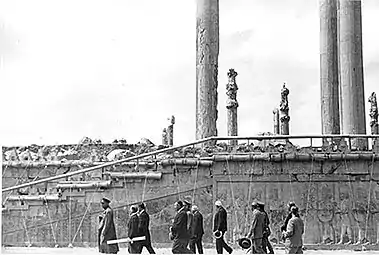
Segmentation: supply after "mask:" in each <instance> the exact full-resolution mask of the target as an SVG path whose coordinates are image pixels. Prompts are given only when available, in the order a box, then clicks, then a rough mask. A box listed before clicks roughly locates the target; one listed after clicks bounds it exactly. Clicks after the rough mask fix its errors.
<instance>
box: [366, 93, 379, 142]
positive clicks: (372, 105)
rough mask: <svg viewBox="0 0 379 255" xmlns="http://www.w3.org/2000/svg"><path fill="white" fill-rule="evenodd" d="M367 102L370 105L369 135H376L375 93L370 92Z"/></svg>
mask: <svg viewBox="0 0 379 255" xmlns="http://www.w3.org/2000/svg"><path fill="white" fill-rule="evenodd" d="M368 102H369V103H370V113H369V115H370V118H371V120H370V127H371V134H373V135H374V134H378V104H377V101H376V93H375V92H372V94H371V96H370V97H369V98H368Z"/></svg>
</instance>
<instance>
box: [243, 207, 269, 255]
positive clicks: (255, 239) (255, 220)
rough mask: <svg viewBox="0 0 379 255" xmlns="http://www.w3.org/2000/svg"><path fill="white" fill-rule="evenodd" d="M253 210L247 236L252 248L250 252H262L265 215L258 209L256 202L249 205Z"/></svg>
mask: <svg viewBox="0 0 379 255" xmlns="http://www.w3.org/2000/svg"><path fill="white" fill-rule="evenodd" d="M251 209H252V211H253V216H252V222H251V228H250V232H249V234H248V236H247V237H248V238H250V239H251V243H252V249H251V253H255V254H263V253H265V252H264V251H263V248H262V239H263V229H264V227H265V215H264V214H263V213H262V212H261V211H260V210H259V206H258V203H257V202H253V203H252V205H251Z"/></svg>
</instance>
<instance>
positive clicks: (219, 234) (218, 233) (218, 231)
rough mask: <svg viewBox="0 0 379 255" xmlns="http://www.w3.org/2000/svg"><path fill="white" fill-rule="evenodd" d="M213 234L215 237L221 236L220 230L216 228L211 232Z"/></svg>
mask: <svg viewBox="0 0 379 255" xmlns="http://www.w3.org/2000/svg"><path fill="white" fill-rule="evenodd" d="M213 236H214V238H216V239H220V238H221V237H222V232H221V231H220V230H216V231H215V232H213Z"/></svg>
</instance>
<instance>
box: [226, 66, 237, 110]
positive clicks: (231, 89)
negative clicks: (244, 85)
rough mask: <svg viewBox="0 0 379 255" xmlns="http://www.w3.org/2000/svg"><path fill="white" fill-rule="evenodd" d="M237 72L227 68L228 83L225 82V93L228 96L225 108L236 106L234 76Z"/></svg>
mask: <svg viewBox="0 0 379 255" xmlns="http://www.w3.org/2000/svg"><path fill="white" fill-rule="evenodd" d="M237 75H238V73H237V72H236V71H234V69H229V72H228V84H226V95H227V96H228V99H227V102H226V108H227V109H230V108H237V107H238V102H237V90H238V86H237V83H236V76H237Z"/></svg>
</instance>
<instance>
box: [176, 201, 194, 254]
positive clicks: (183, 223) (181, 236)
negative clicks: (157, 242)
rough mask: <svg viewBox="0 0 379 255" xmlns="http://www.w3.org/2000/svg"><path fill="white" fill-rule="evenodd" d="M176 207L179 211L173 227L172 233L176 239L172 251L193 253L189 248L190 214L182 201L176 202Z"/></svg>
mask: <svg viewBox="0 0 379 255" xmlns="http://www.w3.org/2000/svg"><path fill="white" fill-rule="evenodd" d="M175 209H176V211H177V213H176V215H175V218H174V222H173V223H172V227H171V234H172V236H173V239H174V243H173V245H172V253H174V254H190V253H192V252H191V251H190V250H189V249H187V240H188V230H187V222H188V216H187V212H186V210H185V207H184V205H183V202H182V201H178V202H176V203H175Z"/></svg>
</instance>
